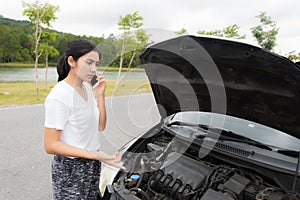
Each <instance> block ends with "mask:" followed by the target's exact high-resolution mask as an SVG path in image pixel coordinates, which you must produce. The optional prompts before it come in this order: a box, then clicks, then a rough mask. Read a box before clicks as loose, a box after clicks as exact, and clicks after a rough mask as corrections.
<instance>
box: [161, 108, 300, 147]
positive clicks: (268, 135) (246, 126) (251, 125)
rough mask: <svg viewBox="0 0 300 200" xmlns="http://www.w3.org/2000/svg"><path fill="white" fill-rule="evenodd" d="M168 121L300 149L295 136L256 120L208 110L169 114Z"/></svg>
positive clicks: (299, 143)
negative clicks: (196, 125)
mask: <svg viewBox="0 0 300 200" xmlns="http://www.w3.org/2000/svg"><path fill="white" fill-rule="evenodd" d="M166 121H167V124H171V123H174V122H184V123H188V124H201V125H206V126H208V127H211V128H219V129H222V130H226V131H231V132H234V133H235V134H238V135H241V136H244V137H247V138H250V139H252V140H255V141H258V142H260V143H263V144H266V145H269V146H272V147H277V148H278V149H287V150H293V151H299V149H300V140H299V139H297V138H295V137H293V136H290V135H288V134H286V133H284V132H281V131H278V130H276V129H273V128H270V127H267V126H264V125H261V124H258V123H255V122H251V121H248V120H244V119H240V118H236V117H232V116H228V115H221V114H216V113H207V112H180V113H176V114H174V115H171V116H169V117H168V118H167V119H166ZM215 122H217V123H215Z"/></svg>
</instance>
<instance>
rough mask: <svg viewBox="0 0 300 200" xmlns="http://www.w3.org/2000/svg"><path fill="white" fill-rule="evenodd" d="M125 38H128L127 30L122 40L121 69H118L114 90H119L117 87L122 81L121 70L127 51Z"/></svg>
mask: <svg viewBox="0 0 300 200" xmlns="http://www.w3.org/2000/svg"><path fill="white" fill-rule="evenodd" d="M125 38H126V32H125V31H124V33H123V41H122V49H121V55H120V63H119V71H118V76H117V79H116V84H115V87H114V90H113V92H116V91H117V88H118V85H119V82H120V77H121V71H122V66H123V60H124V52H125Z"/></svg>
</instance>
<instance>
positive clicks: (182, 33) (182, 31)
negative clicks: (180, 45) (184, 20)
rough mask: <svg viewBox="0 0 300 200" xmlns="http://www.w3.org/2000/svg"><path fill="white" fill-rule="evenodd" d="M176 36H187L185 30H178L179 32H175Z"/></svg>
mask: <svg viewBox="0 0 300 200" xmlns="http://www.w3.org/2000/svg"><path fill="white" fill-rule="evenodd" d="M175 34H176V35H184V34H187V30H186V29H185V28H182V29H180V30H179V31H175Z"/></svg>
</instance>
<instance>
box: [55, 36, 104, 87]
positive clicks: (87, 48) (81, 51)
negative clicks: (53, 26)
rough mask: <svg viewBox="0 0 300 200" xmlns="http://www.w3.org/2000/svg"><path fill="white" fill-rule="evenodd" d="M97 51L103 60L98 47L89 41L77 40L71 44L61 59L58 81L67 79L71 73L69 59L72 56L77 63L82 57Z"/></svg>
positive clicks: (58, 65)
mask: <svg viewBox="0 0 300 200" xmlns="http://www.w3.org/2000/svg"><path fill="white" fill-rule="evenodd" d="M91 51H96V52H98V54H99V57H100V58H101V54H100V52H99V50H98V49H97V48H96V45H95V44H93V43H92V42H91V41H89V40H84V39H77V40H73V41H71V42H69V44H68V47H67V49H66V50H65V54H64V55H63V56H62V57H61V58H60V59H59V61H58V63H57V73H58V81H61V80H63V79H65V78H66V77H67V76H68V74H69V71H70V65H69V64H68V57H69V56H72V57H73V59H74V60H75V61H77V60H78V59H79V58H80V57H81V56H83V55H85V54H87V53H89V52H91Z"/></svg>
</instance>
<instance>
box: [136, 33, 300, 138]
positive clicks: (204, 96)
mask: <svg viewBox="0 0 300 200" xmlns="http://www.w3.org/2000/svg"><path fill="white" fill-rule="evenodd" d="M140 59H141V62H142V65H143V67H144V68H145V70H146V73H147V76H148V78H149V81H150V83H151V87H152V89H153V93H154V96H155V99H156V102H157V105H158V109H159V112H160V114H161V116H162V118H164V117H165V116H168V115H171V114H173V113H177V112H180V111H204V112H214V113H221V114H227V115H231V116H234V117H239V118H243V119H247V120H250V121H254V122H257V123H260V124H263V125H267V126H270V127H272V128H275V129H278V130H280V131H283V132H286V133H288V134H290V135H292V136H295V137H297V138H300V123H299V121H300V115H299V113H300V104H299V102H300V70H299V66H297V65H296V64H295V63H293V62H292V61H290V60H288V59H287V58H284V57H282V56H279V55H276V54H273V53H270V52H268V51H265V50H263V49H261V48H259V47H255V46H252V45H248V44H244V43H241V42H235V41H229V40H223V39H217V38H209V37H196V36H189V35H187V36H180V37H177V38H174V39H170V40H167V41H164V42H161V43H157V44H154V45H152V46H150V47H148V48H147V49H146V50H145V51H144V52H143V53H142V54H141V55H140Z"/></svg>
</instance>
